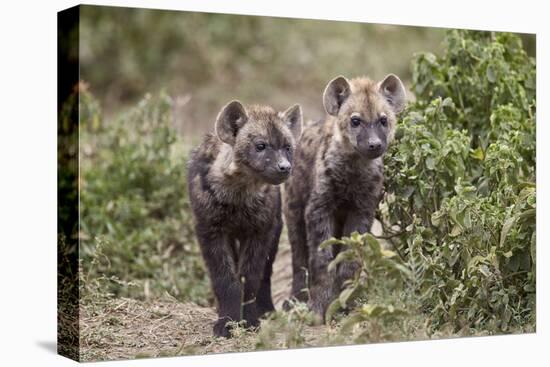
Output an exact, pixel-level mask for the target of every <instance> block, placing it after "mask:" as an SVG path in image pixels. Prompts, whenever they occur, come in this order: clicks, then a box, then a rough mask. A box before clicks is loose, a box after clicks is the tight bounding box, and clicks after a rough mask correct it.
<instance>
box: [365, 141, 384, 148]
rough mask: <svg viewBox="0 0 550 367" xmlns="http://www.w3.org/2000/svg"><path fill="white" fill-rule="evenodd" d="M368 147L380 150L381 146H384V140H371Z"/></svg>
mask: <svg viewBox="0 0 550 367" xmlns="http://www.w3.org/2000/svg"><path fill="white" fill-rule="evenodd" d="M368 144H369V145H368V148H369V150H378V149H380V147H382V142H381V141H380V140H378V139H377V140H369V142H368Z"/></svg>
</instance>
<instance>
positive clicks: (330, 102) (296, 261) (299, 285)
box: [283, 74, 406, 318]
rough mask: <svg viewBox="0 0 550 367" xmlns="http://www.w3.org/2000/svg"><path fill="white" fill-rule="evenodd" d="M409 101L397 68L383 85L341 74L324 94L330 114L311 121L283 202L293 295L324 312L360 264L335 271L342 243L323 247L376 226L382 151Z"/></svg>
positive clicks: (301, 140)
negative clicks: (334, 262)
mask: <svg viewBox="0 0 550 367" xmlns="http://www.w3.org/2000/svg"><path fill="white" fill-rule="evenodd" d="M405 101H406V93H405V89H404V87H403V84H402V83H401V81H400V80H399V78H398V77H396V76H395V75H393V74H390V75H388V76H387V77H386V78H384V80H382V81H381V82H378V83H377V82H374V81H372V80H370V79H368V78H365V77H362V78H356V79H352V80H349V81H348V80H347V79H346V78H344V77H338V78H335V79H333V80H332V81H331V82H330V83H329V84H328V85H327V87H326V89H325V92H324V95H323V104H324V107H325V110H326V112H327V114H328V115H327V117H326V118H325V119H324V120H322V121H319V122H315V123H311V124H308V125H307V126H306V127H305V128H304V131H303V133H302V136H301V138H300V141H299V142H298V146H297V147H296V152H295V159H294V162H295V163H294V165H295V167H294V170H293V173H292V175H291V177H290V178H289V180H288V181H287V182H286V183H285V199H284V203H283V211H284V215H285V221H286V224H287V227H288V236H289V240H290V244H291V248H292V271H293V279H292V291H291V297H293V298H295V299H297V300H299V301H308V300H309V305H310V307H311V308H312V309H313V310H314V311H315V312H316V313H318V314H319V315H320V316H322V317H323V318H324V315H325V312H326V309H327V307H328V305H329V304H330V302H331V301H332V300H334V299H335V298H336V296H337V295H338V294H339V292H340V291H341V287H342V284H343V282H344V281H345V280H346V279H349V278H350V277H352V276H353V274H354V273H355V271H356V270H357V264H355V263H353V262H346V263H341V264H340V265H339V266H338V267H337V269H336V270H335V271H334V273H333V274H329V273H328V271H327V265H328V263H329V262H330V261H331V260H332V259H334V257H335V256H336V255H337V252H338V248H334V247H333V248H327V249H322V250H320V249H319V245H320V244H321V243H322V242H323V241H325V240H327V239H329V238H331V237H336V238H340V237H342V236H349V235H350V234H351V233H353V232H355V231H357V232H359V233H365V232H367V231H369V230H370V228H371V225H372V222H373V219H374V215H375V210H376V208H377V206H378V203H379V201H380V198H381V195H382V189H383V163H382V156H383V154H384V153H385V151H386V149H387V146H388V144H389V143H390V142H391V140H392V139H393V134H394V131H395V125H396V115H397V114H398V113H399V112H400V111H401V110H402V109H403V107H404V105H405Z"/></svg>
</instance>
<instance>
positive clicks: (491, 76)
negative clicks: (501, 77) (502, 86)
mask: <svg viewBox="0 0 550 367" xmlns="http://www.w3.org/2000/svg"><path fill="white" fill-rule="evenodd" d="M486 75H487V80H488V81H489V82H490V83H494V82H496V81H497V76H496V71H495V68H494V67H493V65H489V66H487V73H486Z"/></svg>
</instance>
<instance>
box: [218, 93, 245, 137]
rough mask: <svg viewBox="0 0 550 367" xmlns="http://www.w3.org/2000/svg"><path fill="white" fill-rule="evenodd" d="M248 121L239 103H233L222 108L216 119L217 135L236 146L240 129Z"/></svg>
mask: <svg viewBox="0 0 550 367" xmlns="http://www.w3.org/2000/svg"><path fill="white" fill-rule="evenodd" d="M247 121H248V116H247V114H246V110H245V109H244V107H243V105H242V104H241V102H239V101H231V102H229V103H228V104H226V105H225V107H223V108H222V110H221V111H220V113H219V114H218V117H217V118H216V135H217V136H218V138H219V139H220V140H221V141H223V142H224V143H227V144H229V145H233V144H235V138H236V137H237V133H238V132H239V129H240V128H241V127H243V125H244V124H245V123H246V122H247Z"/></svg>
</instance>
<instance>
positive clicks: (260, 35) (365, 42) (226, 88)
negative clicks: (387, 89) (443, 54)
mask: <svg viewBox="0 0 550 367" xmlns="http://www.w3.org/2000/svg"><path fill="white" fill-rule="evenodd" d="M80 34H81V47H80V57H81V77H82V78H83V79H84V80H85V81H86V82H87V83H89V84H90V88H91V90H92V91H93V93H94V95H95V96H96V97H97V98H98V99H99V102H100V103H101V105H102V106H103V108H104V110H105V112H106V113H107V114H108V115H110V114H111V113H112V112H116V111H117V110H120V109H121V106H128V105H132V104H133V103H135V102H137V101H138V100H139V99H140V98H141V96H143V95H144V94H145V93H151V94H153V95H155V94H156V93H157V92H158V91H159V90H162V89H164V90H166V91H167V93H168V94H169V95H170V96H172V97H173V98H174V102H175V104H174V110H175V116H174V119H175V123H176V126H177V128H178V130H179V131H180V132H183V133H184V137H186V138H187V137H191V138H192V137H196V136H200V135H201V134H202V133H204V132H206V131H208V130H209V129H210V128H211V125H212V123H213V121H214V119H215V117H216V114H217V112H218V111H219V109H220V108H221V106H223V105H224V104H226V103H227V102H228V101H230V100H232V99H240V100H242V101H243V102H244V103H250V104H252V103H260V104H269V105H273V106H274V107H276V108H278V109H281V110H282V109H283V108H286V107H288V106H290V105H291V104H294V103H300V104H301V105H302V107H303V108H304V111H306V117H307V118H309V119H317V118H321V117H322V116H323V115H324V110H323V106H322V103H321V94H320V93H321V92H320V91H322V90H323V88H324V87H325V85H326V83H327V82H328V81H329V80H330V79H332V78H333V77H335V76H337V75H345V76H348V77H353V76H358V75H365V74H367V75H369V76H371V77H372V78H382V77H383V76H384V75H385V74H387V73H389V72H393V73H395V74H398V75H399V76H400V77H401V78H402V79H403V80H404V81H406V82H407V81H410V80H411V72H410V68H409V63H410V58H411V56H412V55H413V53H414V52H416V51H417V50H431V51H438V50H439V45H440V42H441V40H442V38H443V31H442V30H441V29H435V28H420V27H406V26H392V25H377V24H366V23H352V22H336V21H322V20H306V19H287V18H275V17H257V16H241V15H226V14H209V13H196V12H180V11H161V10H149V9H130V8H113V7H95V6H83V7H82V16H81V31H80Z"/></svg>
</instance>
